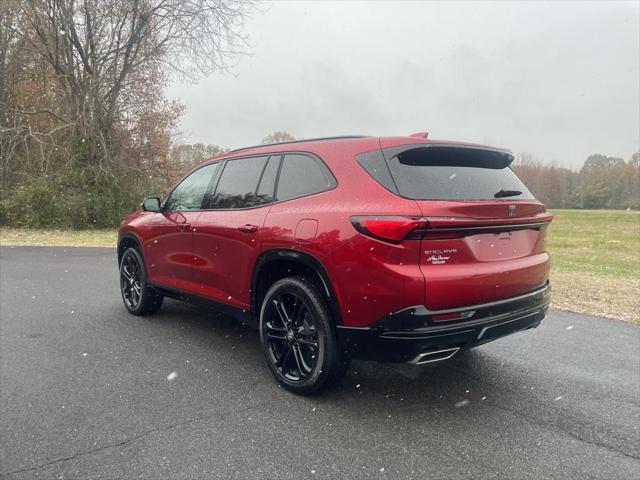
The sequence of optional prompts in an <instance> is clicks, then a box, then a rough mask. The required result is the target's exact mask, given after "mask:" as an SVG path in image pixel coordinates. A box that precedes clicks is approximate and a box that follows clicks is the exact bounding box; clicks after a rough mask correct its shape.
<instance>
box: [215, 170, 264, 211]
mask: <svg viewBox="0 0 640 480" xmlns="http://www.w3.org/2000/svg"><path fill="white" fill-rule="evenodd" d="M266 162H267V157H249V158H239V159H237V160H228V161H227V163H226V165H225V167H224V170H222V174H221V176H220V180H219V181H218V186H217V188H216V192H215V194H214V195H213V198H212V199H211V203H210V205H209V208H213V209H220V208H246V207H251V206H252V205H253V199H254V197H255V192H256V189H257V187H258V180H259V179H260V174H261V173H262V169H263V168H264V166H265V163H266Z"/></svg>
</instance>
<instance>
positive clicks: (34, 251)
mask: <svg viewBox="0 0 640 480" xmlns="http://www.w3.org/2000/svg"><path fill="white" fill-rule="evenodd" d="M0 282H1V288H0V399H1V405H0V415H1V418H0V472H1V473H2V477H3V478H7V479H25V478H47V479H49V478H65V479H69V478H106V479H111V478H149V479H167V478H176V479H179V478H184V479H195V478H242V479H246V478H296V479H299V478H381V479H389V478H403V479H404V478H420V479H427V478H428V479H440V478H442V479H444V478H469V479H472V478H473V479H477V478H488V479H528V478H532V479H534V478H535V479H537V478H575V479H590V478H605V479H613V478H621V479H632V478H640V327H639V326H637V325H631V324H626V323H623V322H620V321H615V320H608V319H603V318H595V317H588V316H584V315H576V314H571V313H564V312H557V311H552V312H551V313H550V315H549V316H548V318H547V319H546V320H545V321H544V322H543V324H542V325H541V326H540V327H539V328H537V329H535V330H529V331H526V332H521V333H518V334H515V335H512V336H510V337H507V338H504V339H501V340H498V341H496V342H493V343H490V344H487V345H484V346H482V347H479V348H477V349H475V350H472V351H470V352H468V353H465V354H462V355H460V356H459V357H457V358H456V357H454V358H453V359H452V360H450V361H448V362H445V363H440V364H434V365H430V366H422V367H417V366H411V365H387V364H379V363H373V362H354V364H353V367H352V369H351V371H350V373H349V374H348V376H347V377H346V378H345V380H344V382H343V384H342V385H341V386H340V387H339V388H336V389H334V390H332V391H330V392H328V393H326V394H324V395H321V396H315V397H306V398H304V397H297V396H295V395H292V394H290V393H288V392H287V391H285V390H283V389H282V388H280V387H278V385H277V384H276V383H275V381H274V380H273V379H272V377H271V374H270V373H269V371H268V369H267V367H266V365H265V363H264V359H263V356H262V352H261V350H260V345H259V340H258V336H257V333H256V331H254V330H253V329H252V328H250V327H248V326H243V325H241V324H240V323H238V322H237V321H235V320H233V319H230V318H228V317H224V316H222V315H219V314H217V313H215V312H211V311H207V310H205V309H203V308H201V307H196V306H192V305H187V304H183V303H180V302H177V301H173V300H168V301H166V302H165V304H164V306H163V307H162V309H161V310H160V312H159V313H158V314H156V315H154V316H151V317H145V318H139V317H134V316H131V315H129V314H128V313H127V312H126V311H125V309H124V306H123V305H122V301H121V299H120V294H119V291H118V272H117V266H116V260H115V250H113V249H98V248H38V247H15V248H11V247H5V248H2V249H0Z"/></svg>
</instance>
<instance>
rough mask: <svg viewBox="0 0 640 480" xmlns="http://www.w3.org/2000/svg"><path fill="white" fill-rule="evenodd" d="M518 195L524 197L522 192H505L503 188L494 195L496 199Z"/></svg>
mask: <svg viewBox="0 0 640 480" xmlns="http://www.w3.org/2000/svg"><path fill="white" fill-rule="evenodd" d="M516 195H522V192H521V191H520V190H503V189H502V188H501V189H500V190H498V191H497V192H496V193H494V194H493V196H494V197H495V198H502V197H515V196H516Z"/></svg>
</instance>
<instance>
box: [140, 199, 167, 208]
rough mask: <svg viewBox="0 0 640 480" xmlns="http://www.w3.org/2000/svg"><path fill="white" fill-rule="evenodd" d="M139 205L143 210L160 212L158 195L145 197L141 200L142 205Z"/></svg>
mask: <svg viewBox="0 0 640 480" xmlns="http://www.w3.org/2000/svg"><path fill="white" fill-rule="evenodd" d="M140 206H141V207H142V209H143V210H144V211H145V212H160V211H161V210H162V207H161V206H160V199H159V198H158V197H147V198H145V199H144V200H143V201H142V205H140Z"/></svg>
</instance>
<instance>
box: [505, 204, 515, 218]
mask: <svg viewBox="0 0 640 480" xmlns="http://www.w3.org/2000/svg"><path fill="white" fill-rule="evenodd" d="M507 214H508V215H509V216H510V217H515V216H516V206H515V205H509V206H508V207H507Z"/></svg>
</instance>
